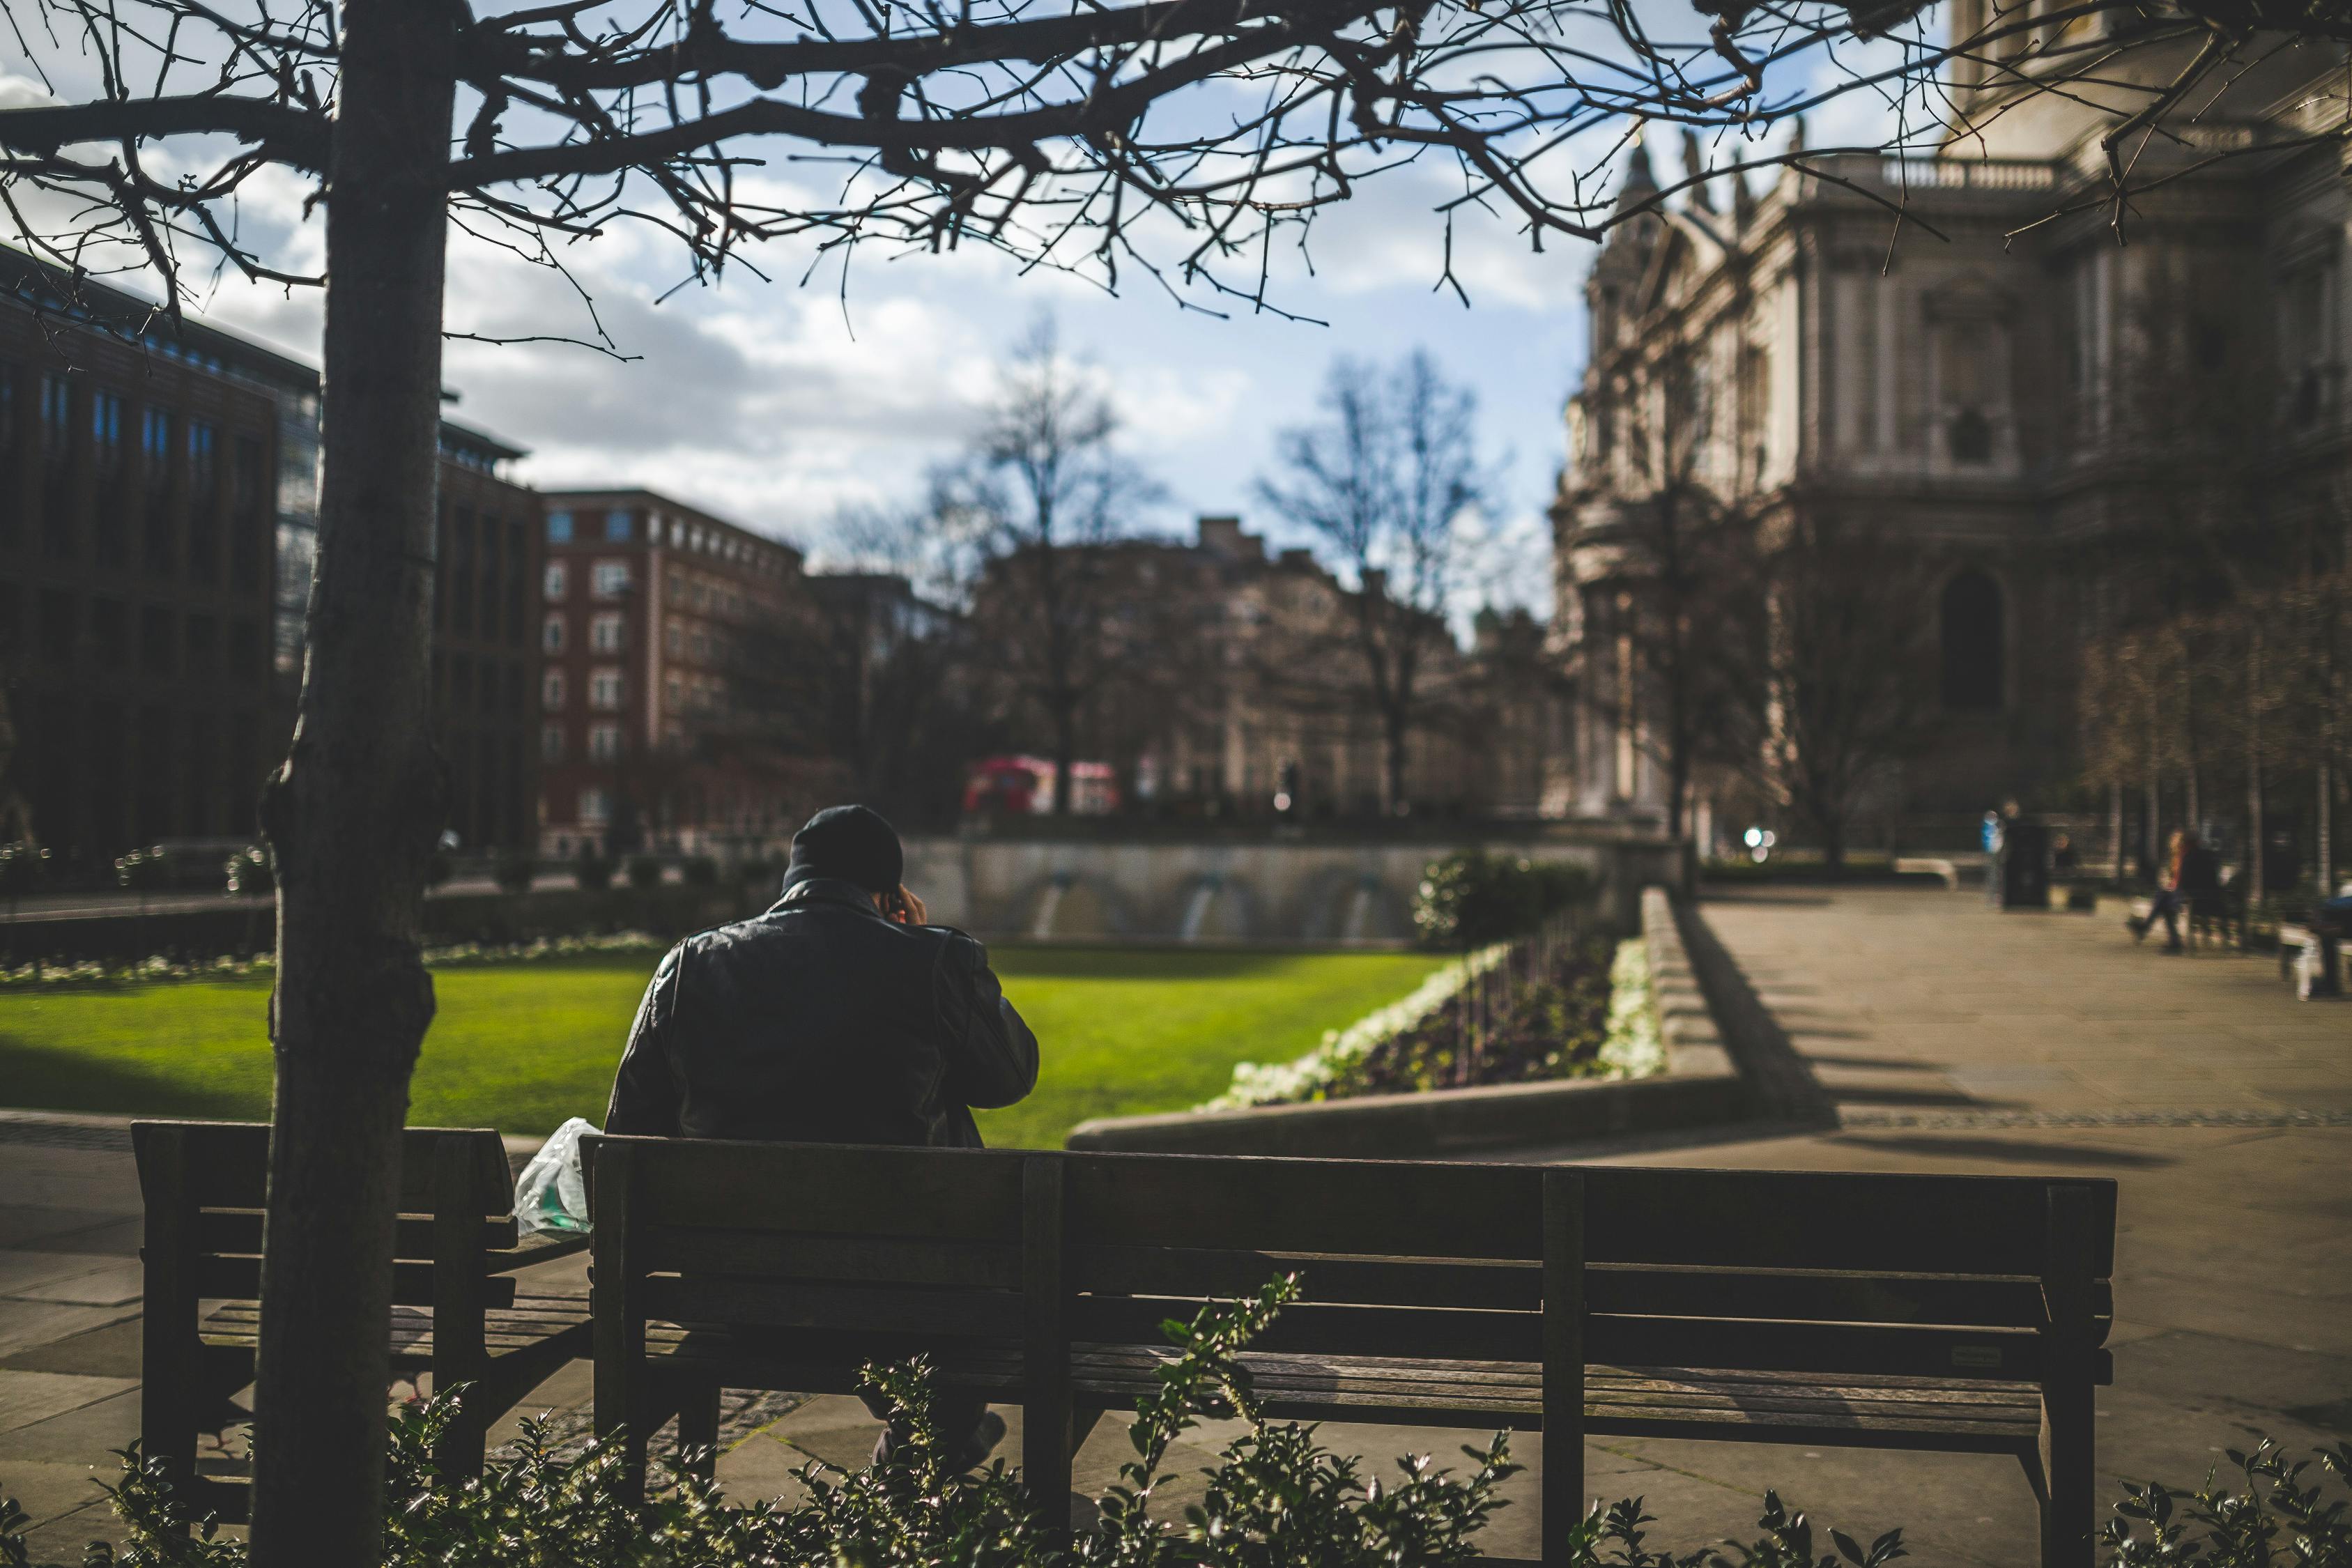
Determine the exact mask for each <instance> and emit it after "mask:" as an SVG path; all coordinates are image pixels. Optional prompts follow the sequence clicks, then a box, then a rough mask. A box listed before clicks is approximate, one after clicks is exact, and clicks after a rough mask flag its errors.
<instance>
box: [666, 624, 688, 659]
mask: <svg viewBox="0 0 2352 1568" xmlns="http://www.w3.org/2000/svg"><path fill="white" fill-rule="evenodd" d="M663 640H664V641H665V642H667V644H668V645H669V656H670V658H685V657H686V628H685V627H684V626H680V625H679V624H678V623H677V622H676V621H672V622H670V624H669V629H668V630H667V632H666V633H664V634H663Z"/></svg>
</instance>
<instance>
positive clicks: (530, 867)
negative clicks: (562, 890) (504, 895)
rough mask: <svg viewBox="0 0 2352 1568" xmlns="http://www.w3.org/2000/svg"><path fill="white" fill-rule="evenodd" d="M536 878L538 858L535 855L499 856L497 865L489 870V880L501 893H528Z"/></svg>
mask: <svg viewBox="0 0 2352 1568" xmlns="http://www.w3.org/2000/svg"><path fill="white" fill-rule="evenodd" d="M538 876H539V857H538V856H536V855H501V856H499V859H498V864H497V865H495V866H493V867H491V868H490V877H491V879H492V880H494V881H496V882H497V883H498V885H499V889H500V890H501V891H503V892H509V893H528V892H530V885H531V883H532V882H533V881H534V880H536V879H537V878H538Z"/></svg>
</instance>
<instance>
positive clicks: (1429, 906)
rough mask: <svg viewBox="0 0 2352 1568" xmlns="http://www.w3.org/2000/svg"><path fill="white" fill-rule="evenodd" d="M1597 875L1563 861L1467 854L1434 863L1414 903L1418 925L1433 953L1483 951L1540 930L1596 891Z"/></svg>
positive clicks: (1473, 852)
mask: <svg viewBox="0 0 2352 1568" xmlns="http://www.w3.org/2000/svg"><path fill="white" fill-rule="evenodd" d="M1595 889H1596V884H1595V882H1594V881H1593V878H1592V873H1591V871H1589V870H1587V869H1585V868H1583V867H1581V866H1571V865H1568V864H1565V863H1563V862H1561V861H1558V860H1530V859H1527V858H1516V859H1515V858H1509V857H1507V856H1502V855H1489V854H1486V852H1485V851H1483V850H1475V849H1474V850H1465V851H1462V852H1461V853H1459V854H1454V855H1448V856H1446V857H1445V858H1444V859H1442V860H1433V861H1431V862H1430V864H1429V868H1428V869H1427V870H1425V871H1423V873H1422V878H1421V887H1420V889H1418V890H1417V892H1416V893H1415V895H1414V898H1413V905H1412V923H1413V927H1414V929H1415V930H1416V931H1419V932H1420V933H1421V940H1422V942H1423V943H1424V944H1425V945H1427V946H1430V947H1440V948H1465V947H1482V946H1484V945H1486V943H1488V942H1507V941H1509V940H1510V939H1511V938H1513V937H1516V936H1520V935H1524V934H1525V933H1527V932H1528V931H1533V930H1535V928H1536V927H1538V925H1541V924H1542V923H1543V922H1544V921H1545V920H1547V919H1548V918H1549V917H1550V916H1552V915H1555V914H1558V913H1559V912H1560V911H1561V910H1565V909H1569V908H1570V907H1572V906H1574V905H1577V904H1580V903H1583V902H1585V901H1587V900H1590V899H1591V897H1592V895H1593V892H1594V891H1595Z"/></svg>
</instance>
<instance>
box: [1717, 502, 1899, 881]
mask: <svg viewBox="0 0 2352 1568" xmlns="http://www.w3.org/2000/svg"><path fill="white" fill-rule="evenodd" d="M1775 532H1776V531H1775V530H1772V529H1769V528H1768V530H1767V531H1766V537H1765V539H1764V541H1763V543H1762V547H1761V551H1760V554H1761V559H1760V563H1759V565H1760V571H1759V579H1758V584H1757V591H1756V592H1755V593H1754V594H1753V595H1749V596H1748V598H1747V601H1746V602H1747V604H1748V606H1749V614H1751V615H1752V616H1755V617H1756V620H1755V622H1754V623H1753V625H1752V629H1750V630H1749V631H1748V634H1747V636H1746V639H1745V640H1746V642H1747V644H1748V647H1752V648H1754V649H1755V650H1757V653H1758V655H1759V657H1758V658H1756V659H1755V660H1754V662H1753V663H1752V664H1748V665H1745V666H1744V667H1741V668H1742V669H1743V670H1744V679H1739V680H1738V682H1737V684H1736V685H1734V686H1733V688H1732V689H1731V693H1730V699H1731V700H1730V702H1729V704H1728V705H1727V713H1728V714H1730V715H1731V716H1732V717H1733V718H1734V720H1735V721H1736V723H1737V725H1738V729H1737V730H1736V731H1734V735H1735V741H1736V744H1735V747H1734V749H1733V750H1732V752H1730V753H1729V754H1730V755H1732V756H1733V757H1736V758H1739V759H1742V760H1744V762H1745V764H1746V766H1747V767H1748V770H1749V771H1750V772H1751V773H1752V774H1753V775H1754V776H1755V778H1756V781H1757V783H1758V784H1760V785H1761V786H1762V787H1763V788H1764V789H1765V791H1766V792H1767V793H1768V794H1769V795H1771V796H1772V797H1774V798H1776V799H1778V800H1780V801H1781V802H1782V803H1784V804H1785V805H1788V806H1789V808H1790V810H1792V811H1794V812H1795V813H1796V814H1797V816H1799V817H1800V818H1801V819H1802V820H1803V821H1804V822H1805V823H1806V824H1807V825H1808V826H1811V828H1812V830H1813V831H1814V833H1815V834H1816V835H1817V836H1818V837H1820V840H1821V846H1822V859H1823V860H1825V861H1826V862H1827V863H1828V864H1829V865H1830V866H1832V868H1834V867H1838V866H1843V864H1844V863H1845V852H1846V848H1847V847H1848V845H1849V843H1850V842H1851V840H1852V836H1853V826H1854V824H1855V822H1856V820H1857V818H1859V817H1860V816H1861V815H1862V813H1863V812H1864V810H1865V809H1866V808H1867V807H1868V806H1869V805H1871V803H1872V801H1873V800H1874V798H1875V797H1876V796H1878V795H1880V794H1881V792H1883V791H1884V790H1885V788H1886V787H1887V786H1888V785H1889V784H1892V783H1893V782H1894V779H1895V770H1896V769H1898V768H1899V767H1900V766H1901V765H1902V763H1905V762H1906V761H1907V760H1908V759H1910V758H1912V757H1914V756H1916V755H1917V754H1918V753H1919V752H1921V751H1922V750H1923V749H1924V748H1925V747H1926V746H1927V744H1928V743H1929V742H1931V741H1932V739H1933V738H1934V734H1935V728H1936V725H1937V721H1938V715H1937V712H1936V711H1935V710H1934V708H1933V707H1932V706H1931V705H1929V704H1927V703H1923V702H1921V701H1919V700H1918V694H1919V692H1920V691H1922V690H1923V689H1927V666H1928V655H1929V651H1930V650H1929V636H1928V633H1929V628H1930V627H1931V626H1933V617H1932V616H1930V615H1929V614H1928V613H1927V610H1928V606H1929V597H1928V584H1927V576H1926V573H1925V569H1924V568H1923V567H1922V565H1921V564H1920V563H1919V562H1918V560H1917V558H1916V555H1914V554H1911V553H1909V552H1906V551H1905V550H1903V549H1902V548H1900V547H1899V546H1898V545H1897V544H1896V543H1895V542H1894V541H1891V540H1889V539H1887V538H1885V536H1884V535H1883V534H1882V533H1881V532H1880V531H1878V530H1876V529H1874V528H1873V527H1871V526H1869V525H1866V524H1860V523H1853V522H1840V521H1833V520H1828V519H1805V520H1801V521H1800V522H1798V523H1797V524H1796V525H1794V526H1782V527H1781V528H1780V529H1779V530H1777V534H1778V536H1777V537H1774V536H1773V535H1774V533H1775Z"/></svg>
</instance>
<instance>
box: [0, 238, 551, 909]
mask: <svg viewBox="0 0 2352 1568" xmlns="http://www.w3.org/2000/svg"><path fill="white" fill-rule="evenodd" d="M0 289H5V293H0V690H5V696H6V700H7V703H8V714H9V717H10V718H11V720H12V721H13V722H14V725H15V728H16V747H15V751H14V755H13V760H12V761H11V763H10V764H9V774H10V776H8V777H7V778H5V779H0V837H13V836H15V835H16V834H17V833H21V832H30V833H31V834H33V835H34V836H35V837H38V838H39V839H40V840H41V842H42V843H44V844H45V845H47V847H48V848H49V850H50V851H51V854H52V855H53V857H55V861H54V868H55V869H56V870H57V871H58V872H59V873H60V874H63V875H65V876H67V877H70V878H75V879H85V880H88V879H100V878H103V877H104V876H106V875H108V874H110V866H111V862H112V860H113V858H115V857H116V856H118V855H120V854H121V853H123V852H124V851H125V850H126V849H129V848H131V847H136V846H140V845H146V844H152V843H155V842H157V841H159V840H163V841H169V840H173V839H222V838H226V839H236V840H246V839H249V838H250V837H252V835H253V832H254V828H255V823H254V804H255V801H256V799H257V796H258V795H259V792H260V785H261V781H262V779H263V778H264V776H265V775H266V774H267V773H268V770H269V769H270V768H271V767H273V766H275V765H276V763H277V762H278V759H279V758H280V757H282V756H283V755H284V754H285V750H286V743H287V739H288V736H289V733H290V732H291V730H292V726H293V717H294V700H295V697H296V695H297V693H298V691H299V686H300V681H301V671H302V636H303V615H304V610H305V606H306V605H307V602H308V599H309V596H310V568H311V564H312V562H313V560H314V559H315V557H316V553H317V551H316V542H317V538H318V466H319V417H320V384H319V373H318V372H317V371H316V370H315V369H313V368H311V367H310V366H309V365H307V364H304V363H301V362H300V361H299V360H296V359H293V358H291V357H289V356H288V355H286V354H282V353H278V352H276V351H274V350H272V349H270V348H268V347H267V346H265V345H263V344H260V343H257V342H252V341H250V340H248V339H246V338H242V337H239V336H237V335H236V334H235V333H232V332H226V331H220V330H219V329H217V328H214V327H209V326H206V325H205V324H203V323H202V322H200V321H195V320H194V319H184V320H183V321H182V322H181V323H180V325H179V326H177V327H176V328H175V327H173V324H172V323H171V322H170V321H168V319H166V318H164V317H163V316H161V315H160V314H159V313H158V310H157V309H156V307H155V305H154V304H153V303H152V301H150V300H144V299H142V298H140V297H139V296H137V295H135V294H131V293H129V292H127V291H124V290H121V289H112V288H110V287H108V286H106V285H104V284H100V283H96V282H92V281H89V280H88V279H83V280H80V281H79V282H76V281H73V280H71V279H68V278H66V277H65V276H64V275H63V274H62V273H60V272H58V270H57V269H56V268H50V267H48V266H46V265H44V264H43V263H41V262H38V261H37V260H35V259H33V258H29V257H26V256H24V255H22V254H20V253H18V252H16V251H13V250H9V249H6V248H5V247H0ZM441 447H442V459H441V476H440V483H441V493H442V503H441V519H442V533H441V557H442V569H441V584H440V596H439V603H438V608H437V610H436V628H435V633H436V635H435V651H434V658H433V665H434V673H435V681H436V685H435V691H436V699H437V700H438V701H439V704H440V710H441V714H442V719H443V724H444V730H443V733H442V736H441V742H442V745H443V748H444V751H445V752H446V755H447V756H448V757H449V760H450V766H451V798H450V803H449V821H450V825H451V826H452V827H454V828H455V829H456V830H457V834H458V836H459V838H460V840H461V842H462V843H463V844H464V845H465V846H466V847H469V848H472V847H488V846H493V845H516V846H528V845H530V843H531V842H532V836H533V825H532V802H533V800H534V798H535V795H536V793H537V777H536V751H535V742H536V729H537V726H536V723H535V718H534V714H533V711H532V703H531V701H530V690H531V688H532V687H533V686H534V685H536V684H537V681H538V678H539V671H538V667H537V661H538V647H537V644H536V642H535V640H534V634H533V628H532V624H531V618H532V609H533V604H532V591H531V584H532V583H533V582H534V581H535V580H536V578H537V576H538V574H539V560H538V552H539V528H538V521H539V502H538V498H537V497H536V496H535V495H534V494H533V493H532V492H531V491H530V490H527V489H521V488H520V487H518V486H516V485H513V484H511V483H509V482H508V481H507V480H506V479H504V478H503V477H502V474H501V469H502V468H503V465H504V464H505V463H507V462H508V461H509V460H510V459H512V458H517V457H520V455H521V454H520V451H519V450H518V449H517V448H515V447H509V446H506V445H505V444H503V443H501V442H499V441H497V440H495V439H493V438H492V437H488V436H484V435H482V434H480V433H479V432H477V431H472V430H468V429H467V428H465V427H464V426H458V425H456V424H454V423H452V424H445V425H444V426H443V429H442V441H441Z"/></svg>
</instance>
